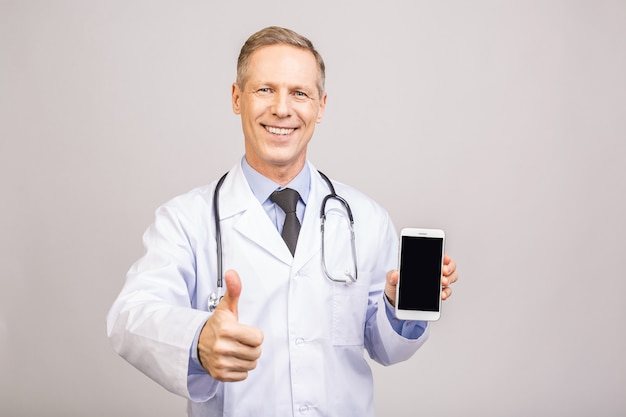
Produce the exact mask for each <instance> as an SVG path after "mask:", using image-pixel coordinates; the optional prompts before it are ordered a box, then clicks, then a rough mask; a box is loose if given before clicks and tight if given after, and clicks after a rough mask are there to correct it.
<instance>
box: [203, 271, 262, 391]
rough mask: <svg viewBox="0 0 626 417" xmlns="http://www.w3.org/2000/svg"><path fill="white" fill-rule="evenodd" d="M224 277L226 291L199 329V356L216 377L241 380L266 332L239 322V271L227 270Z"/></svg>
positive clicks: (208, 370) (228, 380)
mask: <svg viewBox="0 0 626 417" xmlns="http://www.w3.org/2000/svg"><path fill="white" fill-rule="evenodd" d="M224 280H225V282H226V294H224V298H222V301H220V303H219V305H218V306H217V308H216V309H215V311H214V312H213V315H212V316H211V317H209V319H208V320H207V321H206V323H205V324H204V327H202V330H201V331H200V337H199V339H198V357H199V358H200V363H201V364H202V366H203V367H204V369H206V370H207V372H208V373H209V374H210V375H211V376H212V377H213V378H214V379H217V380H218V381H223V382H233V381H242V380H244V379H246V378H247V377H248V372H249V371H251V370H253V369H254V368H255V367H256V361H257V359H258V358H259V357H260V356H261V343H262V342H263V333H262V332H261V330H259V329H257V328H256V327H251V326H247V325H245V324H241V323H239V313H238V304H239V295H240V294H241V279H240V278H239V274H237V272H235V271H233V270H228V271H226V275H225V277H224Z"/></svg>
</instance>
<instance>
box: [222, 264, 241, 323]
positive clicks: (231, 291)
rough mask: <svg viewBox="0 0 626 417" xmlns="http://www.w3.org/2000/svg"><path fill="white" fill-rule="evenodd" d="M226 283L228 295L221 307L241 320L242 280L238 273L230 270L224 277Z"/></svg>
mask: <svg viewBox="0 0 626 417" xmlns="http://www.w3.org/2000/svg"><path fill="white" fill-rule="evenodd" d="M224 281H225V282H226V293H225V294H224V298H222V301H221V302H220V307H222V308H226V309H228V310H229V311H230V312H231V313H233V314H234V315H235V317H236V318H237V319H239V312H238V308H237V306H238V304H239V295H240V294H241V279H240V278H239V274H238V273H237V271H233V270H232V269H229V270H228V271H226V275H224Z"/></svg>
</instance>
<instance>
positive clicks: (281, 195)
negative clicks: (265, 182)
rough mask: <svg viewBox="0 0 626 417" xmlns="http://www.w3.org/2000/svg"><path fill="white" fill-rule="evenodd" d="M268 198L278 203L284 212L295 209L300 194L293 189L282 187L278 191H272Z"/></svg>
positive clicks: (290, 211)
mask: <svg viewBox="0 0 626 417" xmlns="http://www.w3.org/2000/svg"><path fill="white" fill-rule="evenodd" d="M270 199H271V200H272V201H273V202H274V203H276V204H278V206H279V207H280V208H281V209H283V211H284V212H285V213H293V212H295V211H296V204H298V200H299V199H300V194H298V192H297V191H296V190H294V189H291V188H283V189H282V190H280V191H274V192H273V193H272V195H270Z"/></svg>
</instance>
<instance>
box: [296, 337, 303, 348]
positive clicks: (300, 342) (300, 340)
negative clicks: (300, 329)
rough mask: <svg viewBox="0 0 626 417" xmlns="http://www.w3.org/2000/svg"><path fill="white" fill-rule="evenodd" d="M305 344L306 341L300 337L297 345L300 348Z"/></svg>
mask: <svg viewBox="0 0 626 417" xmlns="http://www.w3.org/2000/svg"><path fill="white" fill-rule="evenodd" d="M303 343H304V339H303V338H301V337H299V338H297V339H296V345H298V346H300V345H301V344H303Z"/></svg>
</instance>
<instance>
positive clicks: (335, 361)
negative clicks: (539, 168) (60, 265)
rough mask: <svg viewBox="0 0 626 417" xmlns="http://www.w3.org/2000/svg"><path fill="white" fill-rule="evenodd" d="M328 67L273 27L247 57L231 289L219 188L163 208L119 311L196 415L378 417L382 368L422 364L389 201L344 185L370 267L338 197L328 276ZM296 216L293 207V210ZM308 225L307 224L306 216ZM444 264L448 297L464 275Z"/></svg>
mask: <svg viewBox="0 0 626 417" xmlns="http://www.w3.org/2000/svg"><path fill="white" fill-rule="evenodd" d="M324 77H325V68H324V62H323V60H322V58H321V56H320V55H319V54H318V52H317V51H316V50H315V49H314V47H313V45H312V44H311V43H310V41H309V40H308V39H306V38H304V37H303V36H301V35H299V34H297V33H295V32H293V31H291V30H288V29H283V28H278V27H269V28H265V29H263V30H261V31H260V32H258V33H256V34H254V35H252V36H251V37H250V38H249V39H248V40H247V41H246V43H245V44H244V46H243V47H242V50H241V53H240V56H239V60H238V65H237V81H236V82H235V83H234V84H233V86H232V107H233V111H234V112H235V113H236V114H238V115H240V116H241V122H242V128H243V136H244V142H245V156H244V157H243V158H242V159H241V160H240V161H238V162H237V163H236V164H235V165H234V166H233V168H232V169H231V170H230V172H229V173H228V175H227V176H226V177H225V179H224V181H223V184H222V185H221V187H220V190H219V200H218V202H217V204H218V207H219V224H220V228H221V243H222V245H221V246H222V257H221V258H222V259H223V264H224V270H225V271H227V272H226V273H225V279H224V281H225V287H226V294H225V296H224V297H223V299H222V300H221V302H220V303H219V305H218V306H217V308H216V309H215V311H213V312H210V311H208V310H209V309H208V306H209V303H210V296H211V293H214V292H216V291H217V290H218V288H217V279H218V277H217V263H218V256H217V251H218V245H217V243H216V226H215V217H214V211H213V204H214V198H215V188H216V182H213V183H212V184H209V185H206V186H203V187H199V188H197V189H195V190H192V191H191V192H188V193H187V194H184V195H182V196H179V197H176V198H174V199H173V200H171V201H169V202H168V203H166V204H164V205H163V206H162V207H160V208H159V209H158V210H157V212H156V218H155V221H154V224H153V225H152V226H150V228H149V229H148V230H147V231H146V233H145V235H144V244H145V246H146V253H145V255H144V256H143V257H142V258H141V259H139V260H138V261H137V262H136V263H135V264H134V265H133V266H132V267H131V269H130V270H129V272H128V275H127V280H126V283H125V285H124V287H123V289H122V291H121V293H120V295H119V296H118V298H117V300H116V301H115V302H114V304H113V306H112V307H111V310H110V312H109V315H108V317H107V331H108V335H109V337H110V340H111V342H112V344H113V346H114V348H115V349H116V351H117V352H118V353H119V354H120V355H121V356H123V357H124V358H125V359H126V360H128V361H129V362H130V363H131V364H133V365H134V366H135V367H137V368H138V369H139V370H140V371H142V372H144V373H145V374H146V375H148V376H149V377H150V378H152V379H154V380H155V381H156V382H158V383H159V384H161V385H162V386H163V387H165V388H166V389H168V390H169V391H171V392H174V393H176V394H179V395H181V396H184V397H186V398H187V399H188V400H189V401H188V413H189V415H191V416H299V415H323V416H342V417H343V416H373V415H374V405H373V382H372V374H371V371H370V369H369V366H368V364H367V362H366V361H365V359H364V357H363V355H364V350H367V352H368V354H369V356H370V357H371V358H373V359H374V360H376V361H377V362H380V363H382V364H384V365H389V364H392V363H395V362H399V361H403V360H406V359H408V358H409V357H410V356H411V355H412V354H413V353H414V352H415V351H416V350H417V349H418V348H419V347H420V346H421V345H422V344H423V343H424V341H425V340H426V338H427V336H428V325H427V323H425V322H416V321H399V320H397V319H396V318H395V317H394V310H393V305H394V302H395V285H396V282H397V279H398V276H397V271H395V268H396V265H397V250H398V241H397V235H396V231H395V229H394V226H393V224H392V222H391V220H390V218H389V215H388V214H387V212H386V211H384V210H383V209H382V208H381V207H380V206H379V205H378V204H376V203H375V202H373V201H372V200H370V199H369V198H367V197H366V196H364V195H363V194H361V193H359V192H358V191H356V190H355V189H353V188H351V187H348V186H347V185H344V184H341V183H338V182H335V181H333V182H332V184H333V185H334V187H335V188H336V192H337V194H338V195H340V196H342V197H343V198H344V199H345V200H346V201H347V202H348V203H349V205H350V207H351V210H352V214H353V216H354V234H355V246H356V248H355V249H356V250H355V252H356V262H357V265H356V269H357V271H352V269H353V261H352V259H353V258H352V252H351V247H350V243H349V238H350V232H349V229H348V228H347V224H348V222H347V217H346V216H347V213H346V209H345V207H344V206H343V205H341V204H340V203H339V202H338V201H336V200H330V201H329V202H328V203H327V205H326V209H325V212H326V213H327V222H326V231H325V239H324V240H325V250H324V252H325V260H324V261H325V263H326V265H327V266H328V268H329V270H330V275H331V276H341V274H342V273H343V272H342V271H344V270H346V271H348V273H349V274H354V275H356V274H358V276H357V280H356V282H354V283H343V282H335V281H333V280H331V279H329V277H328V276H327V275H326V274H325V273H324V269H323V268H322V251H321V244H322V242H321V234H320V207H321V204H322V200H323V198H324V197H325V196H326V195H328V194H329V193H330V191H329V186H328V184H327V183H326V182H325V181H324V179H323V178H322V177H321V176H320V173H319V172H318V171H317V170H316V169H315V167H314V166H313V165H312V164H311V163H310V162H308V161H307V158H306V152H307V145H308V143H309V141H310V140H311V137H312V136H313V132H314V130H315V125H316V124H317V123H319V122H320V121H321V120H322V116H323V115H324V109H325V106H326V93H325V91H324ZM284 188H290V189H293V190H296V191H297V193H298V194H297V195H296V196H297V197H296V198H297V202H296V210H295V211H296V217H297V219H298V220H297V223H298V224H299V225H301V226H299V227H300V230H299V235H298V237H297V246H296V247H295V250H294V252H293V254H292V251H291V250H290V248H289V247H288V244H287V243H286V241H285V240H284V239H283V237H281V233H282V232H283V228H284V227H288V228H291V227H292V226H291V225H290V226H283V223H284V222H285V219H286V218H287V217H288V216H291V214H285V212H284V211H283V209H281V208H280V206H279V204H278V203H275V202H274V201H275V197H273V193H274V191H276V190H282V189H284ZM287 211H289V209H288V210H287ZM292 220H293V217H292V218H291V220H290V221H292ZM457 277H458V276H457V273H456V266H455V263H454V261H452V260H451V259H450V258H449V257H447V256H446V257H445V260H444V273H443V277H442V285H443V286H444V291H443V298H444V299H445V298H448V297H449V296H450V294H451V290H450V285H451V284H452V283H454V282H455V281H456V280H457Z"/></svg>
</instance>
